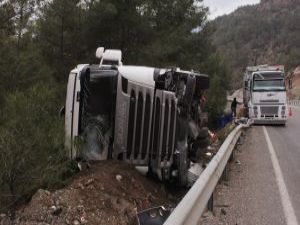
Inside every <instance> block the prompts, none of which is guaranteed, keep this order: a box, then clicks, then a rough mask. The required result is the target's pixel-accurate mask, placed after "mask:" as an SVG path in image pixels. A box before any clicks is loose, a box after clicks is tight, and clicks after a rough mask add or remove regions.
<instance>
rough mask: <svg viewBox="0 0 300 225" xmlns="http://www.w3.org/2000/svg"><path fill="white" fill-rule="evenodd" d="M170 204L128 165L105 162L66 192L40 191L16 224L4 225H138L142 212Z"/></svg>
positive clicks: (0, 219)
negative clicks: (138, 217)
mask: <svg viewBox="0 0 300 225" xmlns="http://www.w3.org/2000/svg"><path fill="white" fill-rule="evenodd" d="M168 204H172V202H171V201H170V200H169V199H168V198H167V194H166V191H165V190H164V187H163V185H162V184H160V183H158V182H155V181H152V180H150V179H149V178H147V177H144V176H143V175H141V174H139V173H138V172H137V171H136V170H135V169H134V168H132V167H131V166H129V165H127V164H124V163H121V162H115V161H102V162H99V163H96V164H93V165H92V167H91V168H90V169H87V170H86V171H84V172H80V173H79V174H77V175H76V176H75V177H74V179H73V181H72V182H71V184H70V185H69V186H67V187H66V188H64V189H61V190H57V191H55V192H49V191H47V190H38V191H37V193H36V194H35V195H34V196H33V197H32V199H31V202H30V203H29V204H28V205H26V206H24V207H23V208H22V209H20V210H18V211H17V212H16V215H15V217H14V219H13V220H11V219H9V217H8V216H5V215H0V224H1V225H11V224H14V225H15V224H16V225H46V224H51V225H52V224H53V225H60V224H70V225H79V224H90V225H102V224H103V225H106V224H110V225H129V224H130V225H131V224H133V225H135V224H137V219H136V213H137V212H138V211H140V210H143V209H147V208H151V207H155V206H159V205H168Z"/></svg>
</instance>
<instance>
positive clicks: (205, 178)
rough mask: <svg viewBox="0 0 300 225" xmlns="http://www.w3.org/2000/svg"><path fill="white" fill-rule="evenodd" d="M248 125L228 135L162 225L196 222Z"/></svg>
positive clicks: (184, 224) (240, 126) (193, 223)
mask: <svg viewBox="0 0 300 225" xmlns="http://www.w3.org/2000/svg"><path fill="white" fill-rule="evenodd" d="M248 126H249V125H239V126H237V127H236V128H235V129H234V130H233V131H232V132H231V133H230V134H229V135H228V137H227V138H226V140H225V141H224V143H223V144H222V146H221V147H220V149H219V151H218V153H217V154H216V155H215V156H214V157H213V159H212V160H211V161H210V163H209V164H208V166H207V167H206V169H205V170H204V171H203V172H202V174H201V175H200V177H199V178H198V180H197V181H196V182H195V184H194V185H193V186H192V188H191V189H190V190H189V192H188V193H187V194H186V195H185V196H184V198H183V199H182V200H181V201H180V203H179V204H178V205H177V207H176V208H175V209H174V211H173V212H172V213H171V215H170V216H169V218H168V219H167V220H166V222H165V223H164V225H196V224H198V222H199V220H200V218H201V216H202V213H203V212H204V210H205V208H206V206H207V203H208V201H209V199H210V197H211V195H212V193H213V192H214V189H215V187H216V185H217V183H218V181H219V179H220V178H221V176H222V174H223V171H224V169H225V167H226V165H227V163H228V160H229V158H230V155H231V154H232V151H233V149H234V147H235V145H236V143H237V141H238V139H239V137H240V134H241V132H242V129H243V128H245V127H248Z"/></svg>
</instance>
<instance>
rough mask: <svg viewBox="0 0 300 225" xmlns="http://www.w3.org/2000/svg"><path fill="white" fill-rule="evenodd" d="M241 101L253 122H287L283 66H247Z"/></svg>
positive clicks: (283, 123) (282, 123)
mask: <svg viewBox="0 0 300 225" xmlns="http://www.w3.org/2000/svg"><path fill="white" fill-rule="evenodd" d="M243 102H244V106H245V108H246V113H247V114H248V117H249V118H250V119H251V120H252V121H253V123H254V124H281V125H285V124H286V122H287V114H288V113H287V109H288V108H287V95H286V87H285V76H284V66H282V65H278V66H269V65H260V66H249V67H247V68H246V71H245V74H244V88H243Z"/></svg>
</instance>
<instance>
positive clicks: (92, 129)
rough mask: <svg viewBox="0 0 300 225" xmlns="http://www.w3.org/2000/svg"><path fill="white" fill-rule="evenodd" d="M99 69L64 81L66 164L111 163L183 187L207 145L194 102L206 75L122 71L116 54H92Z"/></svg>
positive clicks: (78, 71) (203, 118)
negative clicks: (143, 170) (117, 162)
mask: <svg viewBox="0 0 300 225" xmlns="http://www.w3.org/2000/svg"><path fill="white" fill-rule="evenodd" d="M96 55H97V56H98V57H99V58H101V63H100V65H88V64H84V65H78V66H77V67H76V68H75V69H74V70H72V71H71V73H70V75H69V81H68V87H67V98H66V111H65V112H66V114H65V130H66V145H67V148H68V150H69V156H70V158H72V159H75V158H77V157H84V158H86V159H89V160H106V159H117V160H122V161H125V162H127V163H130V164H132V165H135V166H145V167H148V172H149V173H151V174H154V175H156V176H157V177H159V178H160V179H161V180H163V181H172V180H173V181H176V182H177V183H178V184H179V185H186V184H187V173H188V169H189V168H190V165H191V162H197V161H199V158H200V157H201V153H203V152H204V149H205V148H206V147H207V146H208V144H209V140H208V131H207V128H206V124H207V114H205V113H204V112H203V111H202V109H203V105H202V96H203V93H204V91H205V90H206V89H207V88H208V86H209V79H208V76H206V75H202V74H199V73H195V72H193V71H183V70H180V69H178V68H173V69H158V68H151V67H141V66H123V65H122V62H121V52H120V51H119V50H106V51H104V49H102V48H101V49H98V50H97V53H96Z"/></svg>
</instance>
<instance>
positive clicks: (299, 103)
mask: <svg viewBox="0 0 300 225" xmlns="http://www.w3.org/2000/svg"><path fill="white" fill-rule="evenodd" d="M288 105H290V106H300V100H289V101H288Z"/></svg>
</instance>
